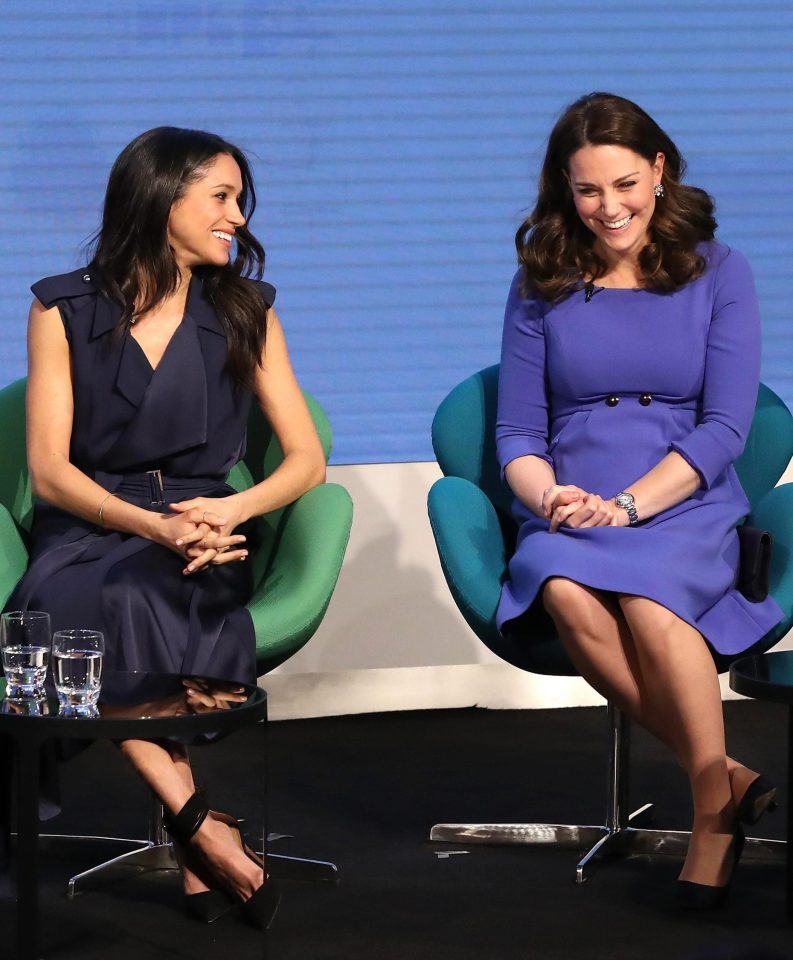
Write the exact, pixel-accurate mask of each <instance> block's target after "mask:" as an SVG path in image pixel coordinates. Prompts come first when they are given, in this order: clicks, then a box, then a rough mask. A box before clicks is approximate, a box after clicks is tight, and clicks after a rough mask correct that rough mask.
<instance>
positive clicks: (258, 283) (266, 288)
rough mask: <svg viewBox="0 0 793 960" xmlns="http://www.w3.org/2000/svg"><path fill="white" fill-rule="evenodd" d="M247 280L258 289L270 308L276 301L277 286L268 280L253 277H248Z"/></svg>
mask: <svg viewBox="0 0 793 960" xmlns="http://www.w3.org/2000/svg"><path fill="white" fill-rule="evenodd" d="M245 282H246V283H249V284H250V285H251V286H252V287H253V288H254V289H255V290H256V292H257V293H258V294H259V296H260V297H261V298H262V300H263V301H264V305H265V308H266V309H268V310H269V309H270V307H271V306H272V305H273V304H274V303H275V287H274V286H273V285H272V284H271V283H267V281H266V280H254V279H252V278H251V277H246V278H245Z"/></svg>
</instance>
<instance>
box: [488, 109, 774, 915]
mask: <svg viewBox="0 0 793 960" xmlns="http://www.w3.org/2000/svg"><path fill="white" fill-rule="evenodd" d="M683 169H684V164H683V161H682V158H681V157H680V154H679V152H678V150H677V148H676V147H675V145H674V144H673V143H672V141H671V140H670V138H669V137H668V136H667V135H666V134H665V133H664V131H663V130H661V129H660V127H659V126H658V125H657V124H656V123H655V122H654V121H653V120H652V118H651V117H649V116H648V115H647V114H646V113H645V112H644V111H643V110H641V109H640V108H639V107H638V106H636V104H634V103H631V102H630V101H628V100H625V99H623V98H621V97H616V96H613V95H611V94H604V93H596V94H592V95H589V96H585V97H583V98H581V99H580V100H578V101H576V102H575V103H574V104H572V105H571V106H570V107H569V108H568V109H567V110H566V111H565V113H564V114H563V115H562V117H561V118H560V120H559V121H558V122H557V124H556V126H555V127H554V129H553V131H552V133H551V135H550V138H549V142H548V148H547V153H546V156H545V161H544V165H543V168H542V172H541V175H540V182H539V195H538V199H537V203H536V206H535V208H534V210H533V212H532V213H531V215H530V216H529V218H528V219H527V220H526V222H525V223H524V224H523V225H522V226H521V228H520V229H519V231H518V234H517V237H516V242H517V249H518V256H519V261H520V269H519V270H518V273H517V275H516V276H515V280H514V282H513V284H512V289H511V291H510V294H509V299H508V301H507V307H506V316H505V321H504V339H503V352H502V365H501V375H500V383H499V408H498V426H497V445H498V454H499V460H500V463H501V466H502V469H503V471H504V475H505V477H506V479H507V481H508V483H509V486H510V488H511V489H512V491H513V493H514V495H515V501H514V514H515V517H516V519H517V520H518V522H519V524H520V531H519V535H518V542H517V548H516V552H515V555H514V557H513V558H512V560H511V562H510V565H509V579H508V580H507V582H506V583H505V584H504V588H503V592H502V596H501V602H500V606H499V610H498V622H499V625H500V626H501V627H502V628H503V627H505V626H506V628H507V629H509V627H510V621H512V620H514V619H515V618H517V617H519V616H520V615H521V614H523V613H524V612H525V611H526V610H527V609H528V608H529V607H530V606H531V605H532V604H533V603H534V602H535V601H536V602H538V603H542V604H543V605H544V607H545V608H546V610H547V611H548V612H549V613H550V615H551V617H552V618H553V620H554V623H555V625H556V628H557V631H558V633H559V636H560V638H561V640H562V642H563V644H564V646H565V649H566V650H567V652H568V654H569V656H570V659H571V660H572V662H573V664H574V665H575V667H576V669H577V670H579V672H580V673H581V674H582V675H583V676H584V677H585V678H586V679H587V680H588V681H589V683H591V684H592V686H593V687H595V688H596V689H597V690H598V691H600V692H601V693H602V694H603V695H604V696H605V697H607V698H608V699H609V700H611V701H612V702H613V703H615V704H616V705H617V706H618V707H619V708H620V709H622V710H624V711H625V712H626V713H627V714H628V715H629V716H631V717H632V718H633V719H634V720H636V721H637V722H638V723H640V724H642V725H643V726H644V727H646V728H647V729H648V730H650V731H651V732H652V733H654V734H655V735H656V736H658V737H659V738H660V739H661V740H662V741H663V742H664V743H666V744H667V745H668V746H669V747H670V748H671V749H672V751H673V752H674V754H675V756H676V757H677V759H678V761H679V762H680V764H681V765H682V766H683V768H684V769H685V770H686V772H687V774H688V776H689V779H690V783H691V790H692V795H693V803H694V823H693V828H692V836H691V842H690V844H689V850H688V855H687V857H686V861H685V864H684V866H683V869H682V872H681V874H680V881H679V883H678V898H679V900H680V903H681V905H682V906H684V907H699V906H712V905H715V904H717V903H719V902H721V901H722V900H723V899H724V896H725V894H726V891H727V887H728V884H729V880H730V878H731V876H732V871H733V869H734V867H735V865H736V863H737V860H738V857H739V855H740V850H741V847H742V843H743V834H742V832H741V826H740V822H741V821H742V820H743V821H744V822H754V820H755V819H756V818H757V816H758V815H759V814H761V813H762V812H764V810H765V809H767V808H768V806H769V805H770V803H771V801H772V800H773V794H774V788H773V787H772V785H771V784H769V783H768V781H767V780H766V779H765V778H764V777H761V776H759V775H758V774H757V773H756V772H754V771H752V770H749V769H748V768H746V767H745V766H743V765H741V764H739V763H737V762H736V761H735V760H733V759H731V758H730V757H728V756H727V755H726V751H725V742H724V724H723V716H722V707H721V697H720V689H719V683H718V676H717V672H716V669H715V666H714V662H713V658H712V656H711V653H710V650H709V645H710V646H711V647H713V648H714V649H715V650H717V651H719V652H722V653H729V654H733V653H737V652H739V651H741V650H744V649H746V648H748V647H750V646H751V645H752V644H753V643H755V642H756V641H757V640H759V639H760V637H762V636H763V635H764V634H765V633H766V632H767V631H768V630H770V629H771V627H773V626H774V625H775V624H776V623H777V622H779V620H780V619H781V617H782V613H781V610H780V609H779V607H778V606H777V604H776V603H775V602H774V600H773V599H772V598H770V597H769V598H768V599H767V600H765V601H764V602H760V603H751V602H749V601H748V600H746V599H745V598H744V597H743V596H742V595H741V594H740V593H739V592H738V591H737V590H736V589H735V582H736V574H737V567H738V537H737V534H736V525H737V524H738V523H740V522H741V520H742V518H743V517H744V516H745V515H746V514H747V513H748V511H749V505H748V502H747V500H746V497H745V495H744V492H743V490H742V489H741V485H740V483H739V481H738V478H737V476H736V473H735V470H734V469H733V463H734V461H735V460H736V458H737V457H738V456H739V455H740V453H741V450H742V449H743V445H744V442H745V440H746V436H747V433H748V430H749V427H750V424H751V421H752V415H753V412H754V407H755V402H756V399H757V389H758V380H759V370H760V330H759V317H758V308H757V301H756V297H755V292H754V286H753V281H752V274H751V271H750V269H749V266H748V264H747V262H746V260H745V258H744V257H743V256H742V255H741V254H740V253H738V252H737V251H736V250H732V249H730V248H729V247H726V246H724V245H723V244H721V243H719V242H717V241H716V240H715V239H714V231H715V228H716V222H715V219H714V217H713V204H712V201H711V200H710V198H709V197H708V195H707V194H706V193H705V192H704V191H702V190H699V189H696V188H694V187H690V186H684V185H683V184H682V183H681V182H680V181H681V175H682V173H683Z"/></svg>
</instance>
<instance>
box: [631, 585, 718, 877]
mask: <svg viewBox="0 0 793 960" xmlns="http://www.w3.org/2000/svg"><path fill="white" fill-rule="evenodd" d="M619 604H620V608H621V609H622V611H623V613H624V615H625V620H626V623H627V625H628V628H629V629H630V632H631V635H632V637H633V641H634V645H635V650H636V653H637V657H638V662H639V666H640V670H641V677H642V681H641V682H642V684H643V686H644V687H645V689H647V690H648V691H652V692H653V696H652V702H653V714H654V723H655V724H656V725H659V726H662V727H663V728H664V729H665V730H666V731H668V734H669V737H670V739H671V740H672V742H674V743H675V745H676V748H677V755H678V759H679V760H680V762H681V763H682V765H683V767H684V768H685V770H686V772H687V773H688V777H689V780H690V782H691V792H692V796H693V800H694V825H693V828H692V834H691V843H690V845H689V850H688V855H687V857H686V861H685V863H684V865H683V870H682V871H681V874H680V879H681V880H690V881H693V882H695V883H704V884H710V885H713V886H721V885H723V884H724V883H726V882H727V879H728V877H729V873H730V870H731V868H732V857H731V856H730V855H729V850H730V843H731V841H732V837H733V829H734V827H735V804H734V802H733V799H732V791H731V787H730V777H729V772H728V766H727V757H726V751H725V746H724V718H723V712H722V703H721V691H720V688H719V682H718V674H717V673H716V668H715V665H714V663H713V658H712V657H711V655H710V652H709V650H708V648H707V646H706V644H705V641H704V640H703V639H702V636H701V634H699V633H698V632H697V631H696V630H695V629H694V628H693V627H691V626H689V624H687V623H685V622H684V621H683V620H681V619H680V618H679V617H678V616H676V615H675V614H674V613H672V612H671V611H670V610H667V609H666V608H665V607H662V606H661V605H660V604H658V603H655V602H654V601H652V600H648V599H647V598H645V597H632V596H620V598H619Z"/></svg>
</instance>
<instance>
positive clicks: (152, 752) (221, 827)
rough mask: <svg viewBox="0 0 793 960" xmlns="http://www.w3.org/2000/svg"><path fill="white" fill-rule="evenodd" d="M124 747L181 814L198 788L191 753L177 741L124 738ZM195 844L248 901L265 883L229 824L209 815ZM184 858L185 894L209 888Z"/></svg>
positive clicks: (229, 885) (222, 878) (219, 876)
mask: <svg viewBox="0 0 793 960" xmlns="http://www.w3.org/2000/svg"><path fill="white" fill-rule="evenodd" d="M120 747H121V752H122V753H123V754H124V755H125V756H126V757H127V759H128V760H129V761H130V762H131V763H132V765H133V766H134V767H135V769H136V770H137V771H138V773H139V774H140V775H141V776H142V777H143V779H144V780H145V781H146V783H147V784H148V785H149V787H150V788H151V789H152V790H153V791H154V792H155V793H156V794H157V796H158V797H159V798H160V800H161V801H162V803H163V805H164V806H165V807H166V808H167V809H168V810H169V811H170V812H171V813H178V812H179V810H181V809H182V807H183V806H184V804H185V803H186V802H187V800H188V799H189V798H190V796H191V795H192V794H193V792H194V791H195V785H194V783H193V774H192V771H191V769H190V763H189V761H188V758H187V754H186V753H185V752H184V751H183V750H182V749H181V748H180V747H179V745H178V744H176V743H174V744H168V745H167V749H166V747H164V746H162V745H160V744H159V743H154V742H151V741H148V740H123V741H121V743H120ZM192 843H193V844H195V845H196V847H197V848H198V850H199V852H200V855H201V857H202V858H203V859H204V860H205V861H206V862H207V863H208V864H209V867H210V870H211V872H212V873H213V874H214V875H215V876H216V877H217V879H218V880H219V881H220V884H221V886H223V887H225V888H226V889H228V890H231V891H232V892H234V893H236V894H237V895H238V896H239V897H240V898H241V899H242V900H247V899H248V898H249V897H250V896H251V895H252V894H253V892H254V891H255V890H256V888H257V887H259V886H260V885H261V883H262V870H261V867H259V866H258V865H257V864H255V863H254V862H253V861H252V860H251V859H249V858H248V857H247V856H246V855H245V853H244V852H243V850H242V848H241V847H240V845H239V843H238V842H236V841H235V839H234V837H233V835H232V832H231V830H230V829H229V827H228V826H227V825H226V824H225V823H223V822H221V821H219V820H215V819H214V817H211V816H209V817H207V818H206V819H205V820H204V822H203V824H202V825H201V827H200V828H199V830H198V831H197V832H196V834H195V838H194V840H193V841H192ZM184 860H185V857H184V855H182V856H180V866H181V868H182V875H183V880H184V889H185V893H199V892H201V891H202V890H206V889H207V886H206V884H204V883H203V881H202V880H201V879H200V877H199V876H198V875H197V874H196V873H195V872H193V871H192V870H191V869H190V868H189V867H187V866H186V865H185V863H184Z"/></svg>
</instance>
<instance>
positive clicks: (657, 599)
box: [496, 572, 785, 656]
mask: <svg viewBox="0 0 793 960" xmlns="http://www.w3.org/2000/svg"><path fill="white" fill-rule="evenodd" d="M553 577H562V578H564V579H565V580H571V581H572V582H573V583H578V584H580V585H581V586H583V587H589V588H591V589H592V590H602V591H604V592H606V593H621V594H624V595H626V596H631V597H643V598H644V599H646V600H652V601H653V602H654V603H657V604H659V605H660V606H662V607H664V608H665V609H666V610H669V611H670V612H671V613H673V614H674V615H675V616H676V617H680V619H681V620H683V621H684V622H685V623H687V624H688V625H689V626H690V627H693V628H694V629H695V630H696V631H697V632H698V633H700V634H701V635H702V637H703V639H704V640H705V642H706V643H707V644H708V646H709V647H711V648H712V649H713V650H715V651H716V653H718V654H719V655H721V656H733V655H737V654H739V653H742V652H743V651H744V650H748V649H749V648H750V647H752V646H754V645H755V644H756V643H757V641H758V640H761V639H762V638H763V637H764V636H765V635H766V634H767V633H768V632H769V631H770V630H773V628H774V627H775V626H777V624H779V623H780V622H781V621H782V620H783V619H784V617H785V614H784V611H783V610H782V608H781V607H780V606H779V604H778V603H777V602H776V600H775V599H774V598H773V596H772V595H771V594H770V593H769V594H768V596H767V597H766V599H765V600H763V601H761V602H760V603H758V604H756V606H758V607H761V606H762V605H764V604H769V605H773V606H772V610H773V609H774V608H775V612H776V614H778V615H777V617H776V619H775V620H773V622H770V623H769V625H768V626H767V627H766V628H765V629H763V627H762V626H761V625H760V624H759V623H758V622H757V621H756V620H755V619H754V618H753V617H752V616H751V613H750V611H749V610H748V609H747V608H746V607H744V606H743V604H742V603H741V599H739V598H742V599H743V600H744V601H745V602H746V603H750V602H751V601H748V600H746V598H745V597H743V595H742V594H741V593H740V592H739V591H737V590H736V589H735V588H734V587H732V588H730V590H729V591H727V593H725V594H724V595H723V596H722V597H720V598H719V600H718V601H717V602H716V603H715V604H714V605H713V606H712V607H710V608H709V609H708V610H706V611H705V612H704V613H703V614H702V615H701V616H700V617H699V619H696V618H694V617H692V616H691V615H690V614H687V613H685V612H684V611H682V610H680V609H676V605H674V604H671V603H668V602H666V601H665V600H664V598H663V597H662V596H661V595H660V594H657V593H653V592H652V591H648V590H642V591H641V592H635V591H633V590H626V589H625V587H624V586H621V587H614V586H608V585H605V586H604V585H603V583H602V582H595V581H597V580H598V578H597V577H593V578H592V579H591V580H590V578H587V579H584V578H582V577H571V576H568V575H567V574H565V573H561V572H551V573H549V574H548V575H547V576H545V577H543V579H542V580H541V581H540V583H539V586H538V587H537V589H536V590H535V591H534V593H533V595H532V596H531V598H530V599H529V601H528V602H526V601H524V600H521V601H520V602H517V601H516V600H515V597H514V595H513V594H512V591H511V590H510V581H507V582H506V583H505V584H504V586H503V587H502V590H501V598H500V599H499V604H498V608H497V611H496V626H497V627H498V630H499V633H501V634H502V636H503V635H504V634H503V627H504V625H505V624H507V623H510V622H511V621H512V620H515V619H517V618H518V617H520V616H522V615H523V614H525V613H526V611H527V610H529V608H530V607H531V606H532V604H534V602H535V601H536V600H537V599H538V598H539V597H540V594H541V592H542V588H543V586H544V585H545V584H546V583H547V582H548V580H550V579H552V578H553ZM507 591H509V597H510V598H511V599H512V601H513V603H514V604H515V608H516V612H515V613H510V615H509V616H508V617H503V618H502V617H501V606H502V603H503V600H504V595H505V594H506V593H507ZM727 597H731V598H732V599H733V601H734V602H735V603H737V604H738V606H739V608H740V609H741V611H742V612H743V614H744V618H745V619H746V620H748V621H749V623H750V624H751V625H752V626H755V627H756V628H757V635H756V636H754V637H753V638H752V639H751V640H750V641H749V642H747V643H746V644H745V645H743V644H742V645H741V646H740V647H735V646H731V645H727V646H726V647H725V645H724V644H722V645H721V646H720V645H718V644H717V643H716V642H715V641H714V640H713V639H712V638H711V637H710V636H709V635H708V633H707V632H705V630H703V628H702V622H703V621H706V622H707V621H708V619H709V618H710V617H709V615H710V614H711V613H712V611H713V610H715V609H716V607H718V605H719V604H721V603H723V602H724V601H725V599H726V598H727ZM710 619H712V618H710ZM709 632H712V631H709Z"/></svg>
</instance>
